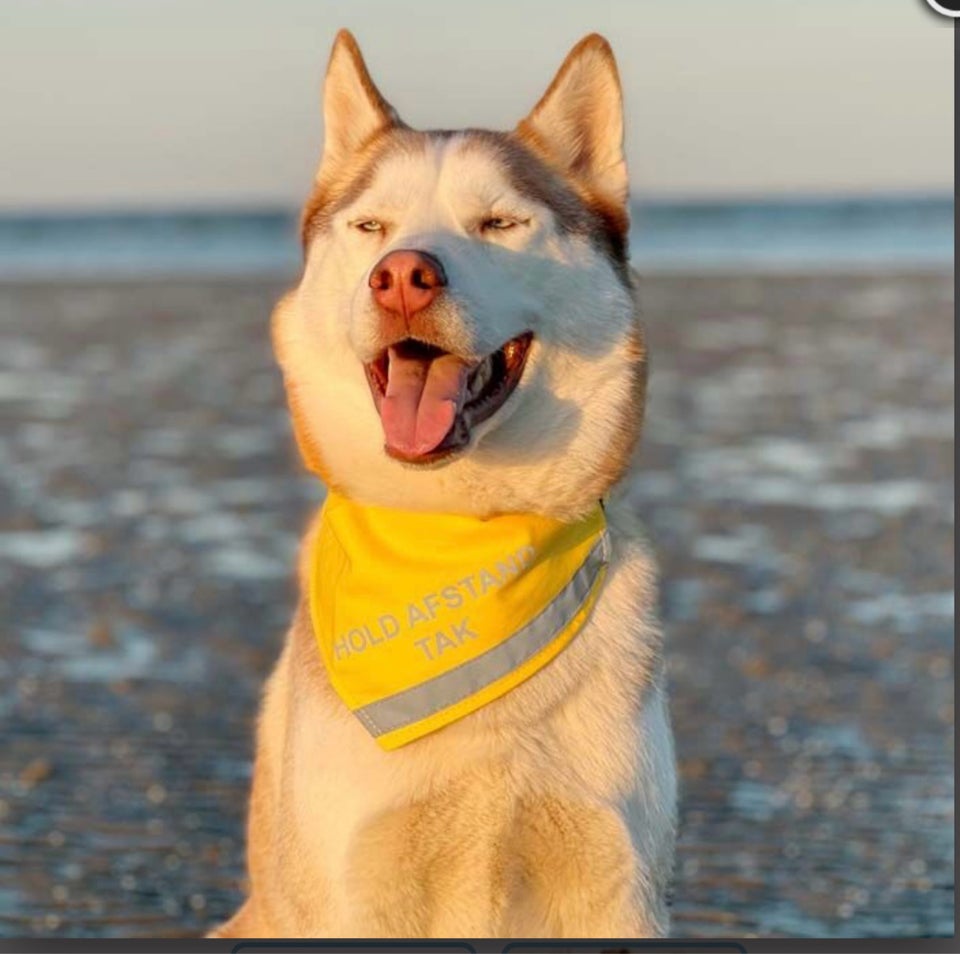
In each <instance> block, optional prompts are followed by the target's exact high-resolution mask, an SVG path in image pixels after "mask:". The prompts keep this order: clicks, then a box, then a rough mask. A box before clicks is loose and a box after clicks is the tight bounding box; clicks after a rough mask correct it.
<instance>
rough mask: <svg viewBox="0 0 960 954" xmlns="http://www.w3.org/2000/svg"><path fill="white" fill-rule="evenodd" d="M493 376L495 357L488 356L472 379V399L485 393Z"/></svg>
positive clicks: (470, 393) (469, 391) (470, 387)
mask: <svg viewBox="0 0 960 954" xmlns="http://www.w3.org/2000/svg"><path fill="white" fill-rule="evenodd" d="M492 376H493V357H492V356H488V357H486V358H484V359H483V361H481V362H480V364H479V366H478V367H477V370H476V371H474V372H473V374H472V375H471V377H470V386H469V388H468V394H469V396H470V399H471V400H472V399H473V398H475V397H477V396H478V395H480V394H481V393H482V392H483V389H484V388H485V387H486V386H487V385H488V384H489V383H490V379H491V377H492Z"/></svg>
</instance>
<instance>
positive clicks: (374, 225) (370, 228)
mask: <svg viewBox="0 0 960 954" xmlns="http://www.w3.org/2000/svg"><path fill="white" fill-rule="evenodd" d="M353 227H354V228H355V229H359V230H360V231H361V232H382V231H383V223H382V222H379V221H378V220H377V219H363V220H362V221H360V222H354V223H353Z"/></svg>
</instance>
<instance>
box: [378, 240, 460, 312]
mask: <svg viewBox="0 0 960 954" xmlns="http://www.w3.org/2000/svg"><path fill="white" fill-rule="evenodd" d="M369 285H370V288H371V289H372V290H373V299H374V301H375V302H376V303H377V304H378V305H379V306H380V307H381V308H383V309H384V310H385V311H387V312H391V313H393V314H396V315H402V316H403V317H404V318H410V317H411V316H412V315H415V314H416V313H417V312H418V311H422V310H423V309H424V308H426V307H427V305H429V304H430V302H432V301H433V300H434V298H436V297H437V295H439V294H440V291H441V290H442V289H443V288H445V287H446V285H447V276H446V274H445V273H444V271H443V266H442V265H441V264H440V262H439V260H438V259H436V258H434V256H433V255H430V254H429V253H428V252H419V251H415V250H411V249H398V250H397V251H395V252H389V253H388V254H386V255H384V256H383V258H381V259H380V261H379V262H377V264H376V265H374V266H373V271H372V272H371V273H370V281H369Z"/></svg>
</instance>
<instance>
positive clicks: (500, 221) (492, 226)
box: [480, 215, 520, 232]
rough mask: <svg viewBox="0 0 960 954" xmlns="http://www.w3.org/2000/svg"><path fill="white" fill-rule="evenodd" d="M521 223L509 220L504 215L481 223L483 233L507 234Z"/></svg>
mask: <svg viewBox="0 0 960 954" xmlns="http://www.w3.org/2000/svg"><path fill="white" fill-rule="evenodd" d="M519 224H520V223H519V222H518V221H517V220H516V219H508V218H506V217H505V216H502V215H492V216H490V218H489V219H484V220H483V221H482V222H481V223H480V231H481V232H506V231H507V229H512V228H515V227H516V226H518V225H519Z"/></svg>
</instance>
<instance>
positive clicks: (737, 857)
mask: <svg viewBox="0 0 960 954" xmlns="http://www.w3.org/2000/svg"><path fill="white" fill-rule="evenodd" d="M280 290H281V285H280V284H279V283H269V282H242V281H230V282H226V281H225V282H215V281H210V282H197V281H191V282H186V283H185V282H177V281H167V282H161V281H155V282H150V283H138V282H133V281H131V282H126V283H115V284H104V283H76V284H54V285H46V286H44V285H39V284H34V285H30V284H6V285H0V422H2V434H3V440H2V442H0V607H2V609H0V612H2V625H3V637H2V639H3V642H2V649H0V735H2V744H0V935H8V936H38V935H40V936H62V937H68V936H70V937H79V936H90V935H100V936H114V937H133V936H146V935H154V936H159V935H164V936H184V935H197V934H199V933H201V932H203V931H204V930H205V929H206V927H207V926H208V925H210V924H212V923H214V922H216V921H217V920H218V919H220V918H222V917H224V916H225V915H227V914H228V913H230V912H231V910H232V909H233V908H234V907H235V905H236V904H237V903H238V901H239V899H240V897H241V889H240V879H241V877H242V872H243V863H242V853H243V823H244V813H245V803H246V797H247V788H248V784H249V779H250V757H251V752H252V727H253V719H254V714H255V712H256V707H257V701H258V695H259V692H260V689H261V686H262V682H263V679H264V677H265V675H266V674H267V672H268V671H269V669H270V667H271V664H272V663H273V661H274V659H275V657H276V655H277V653H278V649H279V646H280V641H281V638H282V635H283V632H284V628H285V625H286V622H287V620H288V618H289V616H290V613H291V610H292V605H293V587H292V581H291V571H292V566H293V556H294V552H295V548H296V544H297V534H298V532H299V531H300V529H301V528H302V527H303V525H304V522H305V519H306V517H307V515H308V513H309V512H310V510H311V508H312V507H314V506H315V505H316V503H317V501H318V500H319V497H320V492H319V488H318V486H317V485H316V484H315V483H314V481H313V480H312V479H310V478H308V477H306V476H304V474H303V473H302V471H301V470H300V469H299V467H298V464H297V462H296V459H295V456H294V452H293V447H292V441H291V436H290V430H289V425H288V419H287V415H286V411H285V409H284V406H283V402H282V393H281V384H280V380H279V375H278V373H277V371H276V370H275V368H274V366H273V363H272V360H271V356H270V353H269V341H268V325H267V316H268V313H269V309H270V305H271V303H272V301H273V300H274V299H275V297H276V295H277V293H278V292H279V291H280ZM644 300H645V303H646V316H647V323H648V327H649V334H650V346H651V352H652V374H651V381H650V391H651V399H650V403H649V412H648V424H647V429H646V434H645V437H644V445H643V448H644V450H643V456H642V465H643V466H642V468H641V470H640V472H639V473H638V474H637V476H636V478H635V479H634V480H633V481H632V483H631V486H630V488H629V493H630V496H631V499H632V500H633V502H634V504H635V506H636V508H637V510H638V512H639V513H640V514H642V516H643V519H644V520H645V521H646V524H647V526H648V528H649V533H650V538H651V541H652V543H653V545H654V547H655V549H656V551H657V553H658V555H659V559H660V562H661V568H662V577H663V583H662V591H661V604H662V613H663V618H664V621H665V626H666V632H667V637H668V642H667V646H668V657H669V669H670V679H671V689H672V700H671V705H672V712H673V720H674V725H675V730H676V739H677V750H678V758H679V763H680V769H681V773H682V810H681V833H680V841H679V850H678V857H677V880H676V886H675V891H674V902H673V912H674V933H675V934H676V935H680V936H690V935H700V936H703V935H722V936H743V935H764V936H773V935H787V936H818V937H826V936H867V935H872V936H903V937H910V936H918V935H950V934H952V932H953V877H954V874H953V873H954V866H953V616H954V598H953V499H954V498H953V446H954V445H953V436H954V427H953V393H954V391H953V389H954V366H953V346H954V340H953V276H952V274H950V273H931V274H927V275H920V274H915V275H911V276H906V275H895V274H876V275H859V276H846V277H844V276H824V275H808V276H783V277H775V276H767V277H751V276H745V275H744V276H730V277H684V276H680V275H674V276H660V277H654V278H650V279H647V280H646V281H645V282H644ZM601 744H602V740H601Z"/></svg>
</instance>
